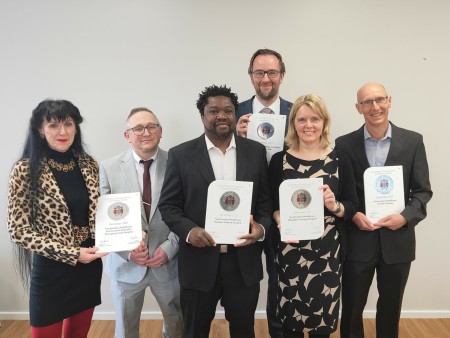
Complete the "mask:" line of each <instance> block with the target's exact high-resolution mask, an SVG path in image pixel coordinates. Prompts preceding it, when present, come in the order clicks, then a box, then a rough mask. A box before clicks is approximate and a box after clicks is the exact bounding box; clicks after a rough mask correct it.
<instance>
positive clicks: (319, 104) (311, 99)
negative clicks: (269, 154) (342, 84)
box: [284, 94, 331, 150]
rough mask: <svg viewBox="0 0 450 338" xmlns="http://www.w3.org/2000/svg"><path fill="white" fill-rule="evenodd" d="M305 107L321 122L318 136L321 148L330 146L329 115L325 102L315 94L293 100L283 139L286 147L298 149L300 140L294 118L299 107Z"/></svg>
mask: <svg viewBox="0 0 450 338" xmlns="http://www.w3.org/2000/svg"><path fill="white" fill-rule="evenodd" d="M304 105H307V106H308V107H309V108H311V109H312V110H313V111H314V112H315V113H316V114H317V115H318V116H319V117H320V119H322V120H323V130H322V134H321V135H320V143H321V146H322V148H326V147H328V146H329V145H330V143H331V141H330V124H331V120H330V113H329V112H328V109H327V106H326V104H325V101H324V100H323V99H322V98H321V97H320V96H319V95H316V94H307V95H303V96H300V97H299V98H298V99H297V100H295V102H294V104H293V105H292V109H291V112H290V113H289V127H288V132H287V135H286V137H285V139H284V140H285V142H286V145H287V146H288V147H289V148H292V149H294V150H298V149H299V148H300V140H299V137H298V135H297V131H296V130H295V116H296V115H297V112H298V110H299V109H300V107H301V106H304Z"/></svg>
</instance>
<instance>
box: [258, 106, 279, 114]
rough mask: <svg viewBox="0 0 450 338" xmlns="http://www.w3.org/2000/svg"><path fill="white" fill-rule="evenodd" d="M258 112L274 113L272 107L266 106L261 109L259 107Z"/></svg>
mask: <svg viewBox="0 0 450 338" xmlns="http://www.w3.org/2000/svg"><path fill="white" fill-rule="evenodd" d="M259 113H260V114H275V113H274V112H273V110H272V109H270V108H267V107H264V108H263V109H261V111H260V112H259Z"/></svg>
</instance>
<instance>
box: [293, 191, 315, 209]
mask: <svg viewBox="0 0 450 338" xmlns="http://www.w3.org/2000/svg"><path fill="white" fill-rule="evenodd" d="M291 202H292V204H293V205H294V207H296V208H298V209H304V208H306V207H307V206H308V205H309V203H311V194H310V193H309V192H308V191H307V190H304V189H299V190H296V191H294V193H293V194H292V197H291Z"/></svg>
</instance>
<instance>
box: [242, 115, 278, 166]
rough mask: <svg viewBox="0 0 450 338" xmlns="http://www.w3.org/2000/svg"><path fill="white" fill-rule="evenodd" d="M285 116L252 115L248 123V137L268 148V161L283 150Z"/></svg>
mask: <svg viewBox="0 0 450 338" xmlns="http://www.w3.org/2000/svg"><path fill="white" fill-rule="evenodd" d="M285 125H286V116H285V115H275V114H252V115H251V116H250V121H249V122H248V129H247V137H248V138H249V139H252V140H255V141H258V142H259V143H261V144H263V145H264V146H265V147H266V151H267V161H269V162H270V159H271V158H272V156H273V154H275V153H278V152H279V151H282V150H283V146H284V128H285Z"/></svg>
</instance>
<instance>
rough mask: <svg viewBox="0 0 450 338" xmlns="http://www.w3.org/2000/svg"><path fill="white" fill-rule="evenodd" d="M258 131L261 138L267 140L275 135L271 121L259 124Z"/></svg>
mask: <svg viewBox="0 0 450 338" xmlns="http://www.w3.org/2000/svg"><path fill="white" fill-rule="evenodd" d="M256 131H257V133H258V136H259V137H260V138H262V139H264V140H267V139H269V138H271V137H272V136H273V133H274V128H273V126H272V125H271V124H270V123H268V122H263V123H261V124H260V125H259V126H258V129H257V130H256Z"/></svg>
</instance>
